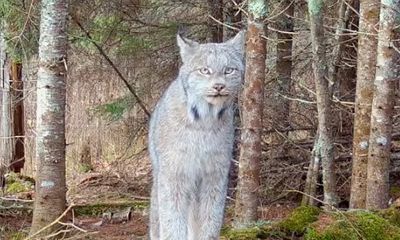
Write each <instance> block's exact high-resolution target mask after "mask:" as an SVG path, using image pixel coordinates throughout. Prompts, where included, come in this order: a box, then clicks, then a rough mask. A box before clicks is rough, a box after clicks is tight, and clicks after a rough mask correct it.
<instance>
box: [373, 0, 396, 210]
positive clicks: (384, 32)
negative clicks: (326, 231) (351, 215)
mask: <svg viewBox="0 0 400 240" xmlns="http://www.w3.org/2000/svg"><path fill="white" fill-rule="evenodd" d="M399 25H400V0H394V1H389V0H383V1H382V5H381V12H380V27H379V33H378V49H377V67H376V77H375V81H374V85H375V88H374V98H373V101H372V111H371V132H370V137H369V143H370V144H369V151H368V167H367V169H368V171H367V194H366V208H367V209H383V208H387V206H388V202H389V165H390V149H391V147H390V146H391V136H392V128H393V126H392V124H393V114H394V101H395V89H396V84H395V83H396V81H399V77H400V65H399V59H400V58H399V53H398V52H396V49H399V48H400V44H399V41H398V39H399V37H400V34H399V33H400V30H399Z"/></svg>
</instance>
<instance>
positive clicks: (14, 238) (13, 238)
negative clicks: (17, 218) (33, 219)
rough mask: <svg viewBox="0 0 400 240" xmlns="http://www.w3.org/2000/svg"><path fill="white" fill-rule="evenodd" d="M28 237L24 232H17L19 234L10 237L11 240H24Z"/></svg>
mask: <svg viewBox="0 0 400 240" xmlns="http://www.w3.org/2000/svg"><path fill="white" fill-rule="evenodd" d="M27 236H28V234H26V233H24V232H17V233H13V234H11V236H10V238H9V239H10V240H22V239H26V237H27Z"/></svg>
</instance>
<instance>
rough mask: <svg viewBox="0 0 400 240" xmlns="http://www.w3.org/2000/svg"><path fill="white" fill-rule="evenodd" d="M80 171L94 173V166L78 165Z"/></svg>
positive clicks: (87, 164)
mask: <svg viewBox="0 0 400 240" xmlns="http://www.w3.org/2000/svg"><path fill="white" fill-rule="evenodd" d="M78 171H79V172H80V173H87V172H90V171H93V166H92V165H91V164H89V163H81V164H79V165H78Z"/></svg>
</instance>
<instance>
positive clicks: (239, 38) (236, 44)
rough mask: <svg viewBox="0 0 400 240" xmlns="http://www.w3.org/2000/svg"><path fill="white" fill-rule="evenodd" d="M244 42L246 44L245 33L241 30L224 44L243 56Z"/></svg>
mask: <svg viewBox="0 0 400 240" xmlns="http://www.w3.org/2000/svg"><path fill="white" fill-rule="evenodd" d="M245 42H246V32H245V31H244V30H241V31H240V32H238V33H237V34H236V36H234V37H233V38H231V39H229V40H228V41H226V42H225V44H227V45H230V46H232V47H233V48H235V49H236V50H238V51H239V52H240V53H242V54H244V45H245Z"/></svg>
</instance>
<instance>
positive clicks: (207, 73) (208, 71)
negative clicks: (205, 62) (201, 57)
mask: <svg viewBox="0 0 400 240" xmlns="http://www.w3.org/2000/svg"><path fill="white" fill-rule="evenodd" d="M199 72H200V73H201V74H203V75H210V74H211V71H210V69H209V68H206V67H203V68H200V69H199Z"/></svg>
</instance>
